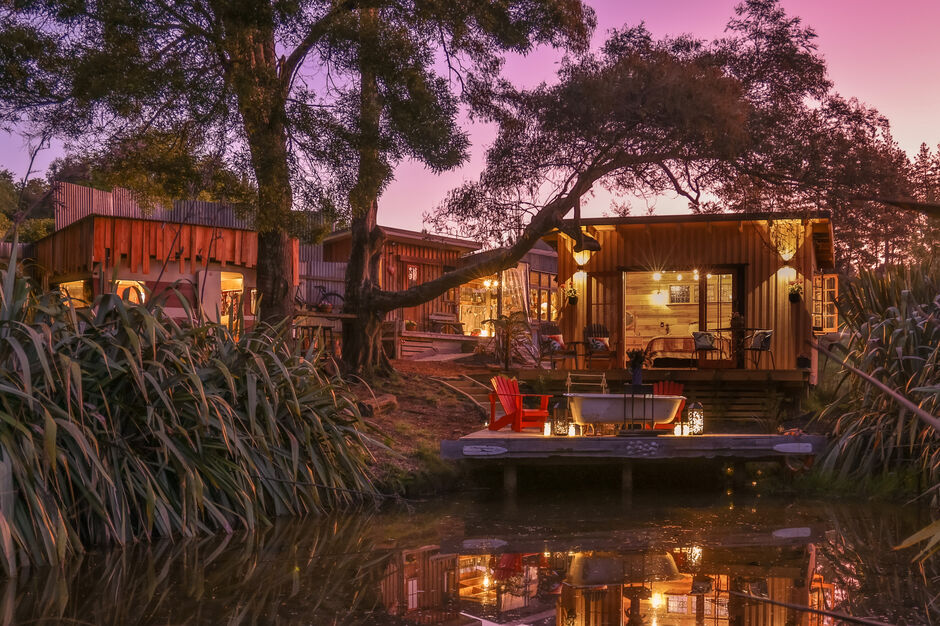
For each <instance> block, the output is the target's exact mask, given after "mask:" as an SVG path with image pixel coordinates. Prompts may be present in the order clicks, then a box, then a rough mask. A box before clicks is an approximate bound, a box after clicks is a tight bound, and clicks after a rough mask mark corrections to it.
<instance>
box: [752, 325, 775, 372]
mask: <svg viewBox="0 0 940 626" xmlns="http://www.w3.org/2000/svg"><path fill="white" fill-rule="evenodd" d="M773 336H774V331H773V330H755V331H754V334H752V335H751V336H750V337H748V339H747V341H748V345H747V346H745V348H744V351H745V352H749V353H750V354H751V362H752V363H754V367H755V368H756V369H760V359H761V356H763V354H764V353H765V352H767V353H769V354H770V364H771V366H772V367H773V369H777V362H776V360H775V359H774V351H773V350H771V348H770V344H771V341H772V340H773Z"/></svg>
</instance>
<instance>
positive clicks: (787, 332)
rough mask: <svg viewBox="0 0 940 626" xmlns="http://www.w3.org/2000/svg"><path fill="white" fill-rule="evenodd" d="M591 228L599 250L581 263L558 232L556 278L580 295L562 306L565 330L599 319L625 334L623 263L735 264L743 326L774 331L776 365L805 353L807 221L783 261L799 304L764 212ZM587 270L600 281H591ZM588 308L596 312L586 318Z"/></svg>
mask: <svg viewBox="0 0 940 626" xmlns="http://www.w3.org/2000/svg"><path fill="white" fill-rule="evenodd" d="M589 232H590V233H591V235H592V236H594V237H596V238H597V239H598V241H599V242H600V244H601V250H600V251H599V252H597V253H595V254H594V255H593V256H592V257H591V259H590V260H589V261H588V262H587V263H586V264H585V266H584V267H583V268H579V267H578V266H577V264H576V263H575V261H574V257H573V255H572V244H573V242H572V240H571V239H569V238H568V237H565V236H559V238H558V249H559V259H558V265H559V282H560V283H561V282H565V281H569V282H572V283H573V284H574V285H575V286H576V288H577V289H578V292H579V294H581V295H583V296H585V297H579V299H578V302H577V305H576V306H570V305H569V306H566V307H565V308H564V309H563V311H562V314H561V317H562V320H561V321H562V323H561V326H562V330H563V332H564V333H565V335H566V337H570V338H572V339H578V340H580V339H581V338H582V337H581V335H582V332H583V328H584V326H585V325H586V324H587V323H589V322H601V323H605V324H607V325H608V327H609V328H610V331H611V333H612V335H613V336H614V337H615V338H616V339H617V340H622V339H623V338H624V335H625V333H624V328H623V317H622V311H623V306H622V303H621V302H620V300H619V299H621V298H622V294H623V287H622V282H619V283H618V282H617V281H618V280H619V281H622V275H623V271H624V270H642V271H649V272H653V271H657V270H659V271H662V270H675V269H682V270H692V269H695V268H697V269H699V271H700V272H701V273H703V274H704V273H706V272H708V271H710V268H722V271H726V270H727V268H738V269H739V270H740V273H739V276H740V277H741V279H742V280H741V284H740V285H739V286H738V294H740V296H739V299H740V302H741V304H742V305H743V307H742V308H743V310H742V311H741V313H742V314H743V315H744V317H745V323H746V326H747V327H749V328H766V329H773V330H774V331H775V332H774V337H773V342H772V349H773V351H774V356H775V358H776V363H777V367H778V369H792V368H795V367H796V358H797V357H798V356H800V355H806V356H809V354H810V352H811V350H810V348H809V346H808V345H807V343H806V342H807V340H808V339H809V338H810V337H811V336H812V322H811V319H810V311H811V306H812V302H811V298H812V296H811V294H812V278H813V273H814V272H815V271H816V270H817V264H816V260H815V258H816V257H815V254H814V249H813V248H814V246H813V239H812V233H813V228H811V227H809V225H807V227H806V228H803V229H802V236H801V238H800V243H799V246H798V248H797V250H796V253H795V255H794V256H793V258H792V259H790V261H789V262H788V263H787V265H789V266H790V267H791V268H793V269H795V271H796V272H797V276H798V278H797V280H799V281H801V282H802V283H803V293H804V298H803V300H802V301H801V302H800V303H798V304H793V303H791V302H790V301H789V300H788V295H787V292H788V287H789V281H790V277H789V276H786V275H785V274H786V271H784V272H781V271H780V270H781V268H783V267H784V265H785V263H784V261H783V260H782V259H781V258H780V256H779V255H778V254H777V252H776V251H775V250H774V249H773V248H772V247H771V246H770V245H769V243H768V242H769V240H770V239H769V231H768V225H767V222H766V221H764V220H761V221H715V222H697V223H681V222H678V223H676V222H672V223H646V224H616V225H611V226H603V225H597V226H594V227H591V228H590V230H589ZM579 270H582V271H579ZM613 277H617V278H613ZM589 278H592V279H598V281H597V283H595V282H594V281H590V284H589ZM598 283H603V284H602V285H599V284H598ZM589 287H590V289H589ZM589 311H591V312H592V313H594V314H596V315H602V318H601V319H592V316H591V315H590V314H589ZM621 357H622V354H621ZM770 367H771V364H770V359H769V358H764V359H762V362H761V369H770Z"/></svg>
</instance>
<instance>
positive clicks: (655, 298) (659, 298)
mask: <svg viewBox="0 0 940 626" xmlns="http://www.w3.org/2000/svg"><path fill="white" fill-rule="evenodd" d="M668 301H669V297H668V296H667V295H666V292H665V291H663V290H662V289H659V290H657V291H656V293H654V294H652V295H651V296H650V302H652V303H653V304H655V305H656V306H666V303H667V302H668Z"/></svg>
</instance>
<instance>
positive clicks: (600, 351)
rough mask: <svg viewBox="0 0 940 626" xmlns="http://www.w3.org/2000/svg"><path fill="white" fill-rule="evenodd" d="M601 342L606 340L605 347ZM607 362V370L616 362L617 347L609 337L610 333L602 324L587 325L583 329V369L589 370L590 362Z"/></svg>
mask: <svg viewBox="0 0 940 626" xmlns="http://www.w3.org/2000/svg"><path fill="white" fill-rule="evenodd" d="M601 340H606V345H604V342H603V341H601ZM594 359H601V360H605V359H606V361H607V369H610V368H612V367H613V366H614V364H615V363H616V362H617V345H616V344H615V343H614V341H613V338H612V337H611V336H610V331H609V330H607V327H606V326H604V325H603V324H588V325H587V326H585V327H584V367H585V369H591V361H593V360H594Z"/></svg>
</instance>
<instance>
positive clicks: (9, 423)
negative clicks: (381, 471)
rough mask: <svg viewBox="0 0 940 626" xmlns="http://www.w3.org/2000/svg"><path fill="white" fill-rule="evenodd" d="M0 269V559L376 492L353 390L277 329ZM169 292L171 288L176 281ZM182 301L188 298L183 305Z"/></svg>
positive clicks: (42, 557)
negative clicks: (50, 289)
mask: <svg viewBox="0 0 940 626" xmlns="http://www.w3.org/2000/svg"><path fill="white" fill-rule="evenodd" d="M11 268H12V269H8V270H6V271H4V272H2V286H3V288H2V290H0V298H2V300H0V566H2V570H3V572H5V573H6V574H13V573H15V572H16V571H17V570H18V569H19V568H20V567H23V566H26V565H30V564H42V563H48V564H59V563H61V562H63V561H65V560H66V559H68V558H69V557H70V556H71V555H73V554H75V553H77V552H81V551H83V550H84V549H85V548H86V547H87V546H89V545H93V544H128V543H131V542H135V541H138V540H146V539H149V538H152V537H156V536H167V535H172V534H178V535H183V536H195V535H199V534H202V533H206V532H211V531H217V530H224V531H226V532H230V531H233V530H236V529H240V528H244V529H256V528H258V527H261V526H265V525H267V524H268V523H269V522H270V520H271V519H272V518H273V517H275V516H279V515H305V514H310V513H316V512H322V511H325V510H329V509H332V508H336V507H340V506H343V505H346V504H349V503H352V502H355V501H358V500H360V499H362V498H369V497H372V496H374V495H375V489H374V487H373V485H372V483H371V481H370V478H369V475H368V470H367V462H368V450H367V449H366V447H365V440H364V436H363V434H362V432H361V431H360V426H361V424H362V422H361V418H360V415H359V413H358V410H357V408H356V402H355V398H354V397H353V396H352V394H351V393H350V392H349V391H348V389H347V387H346V386H345V385H344V384H343V381H342V380H341V379H339V378H337V377H335V376H332V375H330V374H328V373H327V372H325V371H324V370H323V369H322V368H321V367H319V366H318V365H317V361H318V359H317V357H318V355H317V354H315V353H308V354H305V355H299V354H296V353H295V352H293V351H292V349H291V346H290V342H289V341H287V339H286V337H285V336H284V334H283V333H282V332H280V331H279V329H277V328H272V327H269V326H265V325H259V326H258V327H256V328H255V329H253V330H251V331H247V332H242V333H239V334H238V336H235V335H233V332H232V330H231V329H230V328H227V327H226V326H223V325H220V324H214V323H208V322H200V323H178V322H177V321H175V320H174V319H171V318H170V317H169V316H168V315H167V314H165V313H164V309H163V307H162V306H161V303H160V302H158V301H154V302H148V303H147V305H139V304H133V303H130V302H126V301H122V300H121V299H119V298H117V297H116V296H113V295H104V296H101V297H100V298H99V299H98V300H97V301H96V302H95V303H94V306H92V307H90V308H84V309H80V308H76V307H75V306H72V304H71V303H69V302H64V301H63V300H62V298H61V296H60V295H59V294H58V293H43V294H37V293H35V292H33V291H31V290H30V288H29V285H28V284H27V282H26V281H25V280H24V279H22V278H19V277H17V276H15V271H16V261H15V259H13V260H12V261H11ZM177 295H178V294H177ZM190 312H191V310H190Z"/></svg>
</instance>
